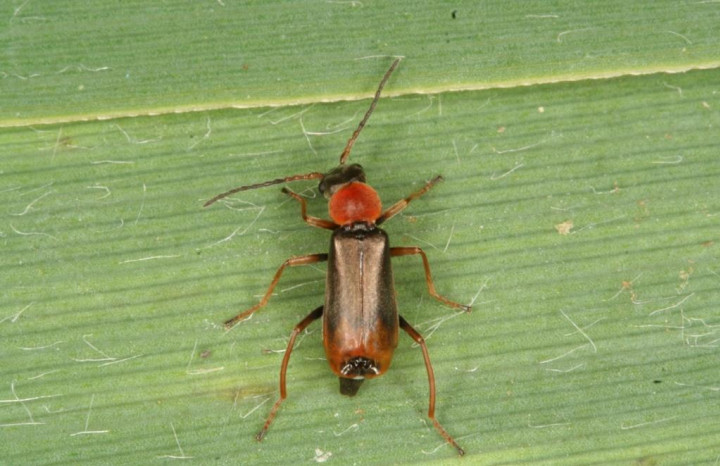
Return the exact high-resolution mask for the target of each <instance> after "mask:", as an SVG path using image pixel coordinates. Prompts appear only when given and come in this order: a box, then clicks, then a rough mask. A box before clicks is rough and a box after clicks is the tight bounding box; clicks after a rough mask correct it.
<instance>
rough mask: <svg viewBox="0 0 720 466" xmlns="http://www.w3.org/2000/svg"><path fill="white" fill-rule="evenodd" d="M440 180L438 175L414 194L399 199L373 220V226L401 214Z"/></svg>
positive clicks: (441, 178) (440, 176)
mask: <svg viewBox="0 0 720 466" xmlns="http://www.w3.org/2000/svg"><path fill="white" fill-rule="evenodd" d="M442 180H443V177H442V175H438V176H436V177H435V178H433V179H432V180H430V181H428V182H427V183H425V186H423V187H422V188H420V189H418V190H417V191H415V192H414V193H412V194H410V195H409V196H408V197H406V198H405V199H400V200H399V201H397V202H396V203H395V204H393V205H391V206H390V207H389V208H388V209H387V210H386V211H385V212H383V213H382V215H380V217H378V218H377V220H375V224H376V225H380V224H381V223H383V222H385V221H387V220H390V219H391V218H392V217H394V216H395V215H397V214H399V213H400V212H402V211H403V210H404V209H405V207H407V206H408V205H409V204H410V203H411V202H412V201H414V200H415V199H417V198H418V197H420V196H422V195H423V194H425V193H426V192H428V191H430V189H432V187H433V186H435V185H436V184H437V183H439V182H440V181H442Z"/></svg>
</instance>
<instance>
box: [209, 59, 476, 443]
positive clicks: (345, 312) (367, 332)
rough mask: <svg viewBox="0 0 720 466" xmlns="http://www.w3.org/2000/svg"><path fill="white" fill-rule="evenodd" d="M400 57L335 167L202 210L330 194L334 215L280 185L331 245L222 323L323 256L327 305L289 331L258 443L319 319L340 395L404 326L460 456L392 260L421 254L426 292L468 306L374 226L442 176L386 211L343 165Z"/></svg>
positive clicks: (386, 351) (387, 355) (383, 361)
mask: <svg viewBox="0 0 720 466" xmlns="http://www.w3.org/2000/svg"><path fill="white" fill-rule="evenodd" d="M399 62H400V59H396V60H395V61H394V62H393V63H392V65H391V66H390V68H389V69H388V70H387V72H386V73H385V75H384V76H383V78H382V80H381V81H380V84H379V85H378V88H377V91H376V92H375V96H374V98H373V100H372V102H371V103H370V108H369V109H368V111H367V112H366V113H365V116H364V117H363V118H362V120H361V121H360V123H359V124H358V127H357V129H356V130H355V131H354V132H353V134H352V136H351V137H350V139H349V140H348V142H347V144H346V146H345V149H344V150H343V152H342V154H341V155H340V164H339V165H338V166H337V167H336V168H334V169H332V170H330V171H329V172H327V173H321V172H311V173H306V174H300V175H292V176H286V177H284V178H278V179H274V180H270V181H265V182H263V183H258V184H253V185H247V186H241V187H239V188H234V189H231V190H229V191H226V192H224V193H222V194H218V195H217V196H215V197H213V198H212V199H210V200H209V201H207V202H206V203H205V204H204V206H205V207H207V206H209V205H211V204H213V203H215V202H217V201H218V200H220V199H223V198H226V197H228V196H230V195H232V194H235V193H238V192H240V191H246V190H249V189H256V188H261V187H265V186H271V185H275V184H281V183H287V182H292V181H298V180H312V179H319V180H320V184H319V186H318V190H319V191H320V193H321V194H323V196H324V197H325V198H327V199H328V210H329V214H330V218H331V220H326V219H322V218H319V217H313V216H310V215H307V205H306V202H305V199H304V198H303V197H301V196H300V195H299V194H297V193H295V192H293V191H291V190H290V189H289V188H287V187H284V188H282V192H283V193H285V194H287V195H288V196H290V197H291V198H293V199H295V200H296V201H297V202H298V203H299V204H300V213H301V216H302V219H303V220H304V221H305V222H306V223H307V224H308V225H311V226H313V227H318V228H324V229H327V230H331V231H332V236H331V239H330V250H329V252H328V253H327V254H308V255H303V256H294V257H291V258H290V259H287V260H286V261H285V262H284V263H283V264H282V265H281V266H280V268H278V270H277V272H276V273H275V276H274V277H273V279H272V282H271V283H270V286H269V287H268V289H267V291H266V292H265V295H264V296H263V297H262V298H261V299H260V301H259V302H258V303H257V304H256V305H254V306H253V307H251V308H249V309H247V310H245V311H242V312H240V313H239V314H238V315H236V316H235V317H233V318H231V319H229V320H228V321H227V322H225V328H226V329H228V330H229V329H230V328H232V327H233V326H234V325H235V324H237V323H238V322H240V321H242V320H243V319H245V318H247V317H249V316H251V315H252V314H253V313H254V312H255V311H257V310H258V309H260V308H262V307H264V306H265V305H266V304H267V302H268V300H269V299H270V296H271V295H272V292H273V290H274V289H275V286H276V285H277V284H278V282H279V280H280V276H281V275H282V273H283V271H284V270H285V269H286V268H287V267H295V266H300V265H308V264H313V263H317V262H323V261H325V262H327V263H328V266H327V276H326V283H325V303H324V304H323V305H322V306H320V307H318V308H317V309H315V310H313V311H312V312H311V313H310V314H308V315H307V316H306V317H305V318H304V319H303V320H302V321H300V323H298V324H297V325H296V326H295V328H294V329H293V331H292V333H291V335H290V340H289V341H288V345H287V349H286V351H285V355H284V356H283V360H282V365H281V367H280V397H279V398H278V399H277V401H276V402H275V404H274V405H273V407H272V408H271V410H270V413H269V415H268V417H267V420H266V421H265V424H264V425H263V427H262V429H261V430H260V432H259V433H258V434H257V435H256V437H255V438H256V439H257V440H258V441H261V440H262V439H263V438H264V437H265V434H266V433H267V431H268V428H269V427H270V424H271V423H272V422H273V420H274V419H275V415H276V414H277V412H278V409H279V408H280V405H281V404H282V402H283V401H284V400H285V398H286V397H287V389H286V377H285V376H286V372H287V367H288V362H289V361H290V354H291V353H292V350H293V347H294V345H295V339H296V337H297V336H298V334H299V333H300V332H302V331H303V330H305V328H307V326H308V325H310V324H311V323H312V322H314V321H315V320H317V319H320V318H321V317H322V322H323V344H324V347H325V355H326V357H327V361H328V363H329V364H330V368H331V369H332V371H333V372H334V373H335V375H337V376H338V379H339V381H340V393H341V394H343V395H347V396H354V395H355V394H356V393H357V391H358V389H359V388H360V385H361V384H362V382H363V381H364V380H365V379H371V378H374V377H378V376H380V375H382V374H384V373H385V372H386V371H387V370H388V368H389V367H390V363H391V360H392V356H393V352H394V351H395V348H396V347H397V344H398V333H399V329H402V330H404V331H405V332H406V333H407V334H408V335H409V336H410V338H412V339H413V340H414V341H415V342H416V343H417V344H418V345H419V346H420V349H421V350H422V355H423V358H424V360H425V368H426V370H427V375H428V384H429V389H430V401H429V408H428V417H429V418H430V420H431V421H432V423H433V426H434V427H435V429H436V430H437V431H438V432H439V433H440V435H441V436H442V437H443V438H444V439H445V440H446V441H447V442H448V443H450V444H451V445H452V446H453V447H454V448H455V449H456V450H457V452H458V454H459V455H463V454H464V453H465V452H464V450H463V449H462V448H461V447H460V446H459V445H458V444H457V442H456V441H455V440H454V439H453V438H452V437H451V436H450V434H448V433H447V431H446V430H445V429H444V428H443V426H442V425H441V424H440V422H439V421H438V420H437V419H436V418H435V376H434V373H433V368H432V364H431V363H430V356H429V354H428V349H427V345H426V344H425V341H424V339H423V337H422V336H421V335H420V333H419V332H417V331H416V330H415V329H414V328H413V327H412V326H411V325H410V324H409V323H408V322H407V321H406V320H405V319H404V318H403V317H402V316H401V315H399V314H398V307H397V303H396V300H395V288H394V284H393V274H392V267H391V264H390V259H391V258H392V257H399V256H408V255H419V256H420V257H421V258H422V263H423V267H424V269H425V281H426V283H427V287H428V291H429V293H430V295H431V296H432V297H433V298H435V299H437V300H438V301H440V302H442V303H444V304H445V305H447V306H450V307H453V308H458V309H462V310H464V311H466V312H470V306H467V305H464V304H460V303H457V302H455V301H451V300H449V299H447V298H445V297H444V296H442V295H440V294H439V293H438V292H437V291H436V290H435V285H434V283H433V280H432V275H431V273H430V265H429V262H428V259H427V256H426V255H425V252H424V251H423V250H422V249H421V248H419V247H390V245H389V240H388V235H387V233H386V232H385V231H384V230H382V229H381V228H379V225H381V224H382V223H384V222H385V221H387V220H389V219H390V218H392V217H393V216H395V215H397V214H398V213H399V212H401V211H402V210H403V209H405V208H406V207H407V206H408V204H409V203H410V202H412V201H413V200H415V199H417V198H419V197H420V196H422V195H423V194H425V193H426V192H428V191H429V190H430V189H431V188H432V187H433V186H435V185H436V184H437V183H438V182H440V181H441V180H442V179H443V178H442V176H440V175H438V176H435V177H434V178H433V179H431V180H430V181H428V182H427V183H426V184H425V185H424V186H423V187H422V188H420V189H419V190H417V191H415V192H413V193H412V194H410V195H409V196H407V197H406V198H404V199H401V200H400V201H398V202H396V203H395V204H393V205H392V206H390V207H389V208H388V209H386V210H384V211H383V210H382V204H381V202H380V197H379V196H378V194H377V192H376V191H375V190H374V189H373V188H372V187H370V186H369V185H368V184H366V183H365V181H366V179H365V172H364V171H363V168H362V166H360V165H359V164H346V163H345V162H346V161H347V159H348V157H349V156H350V151H351V150H352V147H353V144H354V143H355V141H356V140H357V138H358V136H359V135H360V132H361V131H362V130H363V128H364V127H365V124H366V123H367V121H368V119H369V118H370V115H371V114H372V113H373V111H374V109H375V106H376V105H377V103H378V100H379V99H380V94H381V92H382V90H383V87H384V86H385V84H386V83H387V81H388V79H389V78H390V75H391V74H392V72H393V71H394V70H395V68H396V67H397V65H398V63H399Z"/></svg>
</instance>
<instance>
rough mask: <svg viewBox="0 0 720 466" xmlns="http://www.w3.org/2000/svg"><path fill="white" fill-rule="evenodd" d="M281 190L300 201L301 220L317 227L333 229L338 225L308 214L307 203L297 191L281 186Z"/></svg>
mask: <svg viewBox="0 0 720 466" xmlns="http://www.w3.org/2000/svg"><path fill="white" fill-rule="evenodd" d="M282 192H283V193H285V194H287V195H288V196H290V197H292V198H293V199H295V200H296V201H298V202H299V203H300V215H302V218H303V220H304V221H305V223H307V224H308V225H310V226H313V227H318V228H325V229H326V230H335V229H337V228H338V227H339V226H340V225H338V224H337V223H335V222H331V221H330V220H325V219H324V218H319V217H313V216H311V215H308V214H307V203H306V202H305V198H304V197H302V196H300V195H299V194H298V193H296V192H294V191H292V190H291V189H290V188H283V189H282Z"/></svg>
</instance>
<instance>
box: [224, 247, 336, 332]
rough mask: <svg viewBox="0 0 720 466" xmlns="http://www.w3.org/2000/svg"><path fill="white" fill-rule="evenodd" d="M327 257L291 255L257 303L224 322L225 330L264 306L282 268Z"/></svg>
mask: <svg viewBox="0 0 720 466" xmlns="http://www.w3.org/2000/svg"><path fill="white" fill-rule="evenodd" d="M327 259H328V255H327V254H308V255H307V256H298V257H291V258H290V259H288V260H286V261H285V262H283V265H281V266H280V268H279V269H278V270H277V272H275V276H274V277H273V280H272V282H270V286H269V287H268V290H267V291H266V292H265V296H263V297H262V299H261V300H260V302H259V303H257V304H256V305H254V306H253V307H251V308H250V309H248V310H246V311H243V312H241V313H240V314H238V315H236V316H235V317H233V318H232V319H229V320H228V321H226V322H225V328H226V329H227V330H230V329H231V328H233V327H234V326H235V324H237V323H238V322H240V321H241V320H243V319H244V318H246V317H247V316H249V315H251V314H252V313H253V312H255V311H257V310H258V309H260V308H261V307H263V306H265V305H266V304H267V302H268V300H269V299H270V296H271V295H272V292H273V290H274V289H275V286H276V285H277V284H278V282H279V281H280V276H281V275H282V273H283V270H285V267H294V266H296V265H307V264H314V263H315V262H322V261H326V260H327Z"/></svg>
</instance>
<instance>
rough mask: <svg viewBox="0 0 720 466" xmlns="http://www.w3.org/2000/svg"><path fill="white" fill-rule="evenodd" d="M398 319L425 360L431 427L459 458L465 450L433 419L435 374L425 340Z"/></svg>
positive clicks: (406, 323)
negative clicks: (455, 451)
mask: <svg viewBox="0 0 720 466" xmlns="http://www.w3.org/2000/svg"><path fill="white" fill-rule="evenodd" d="M399 317H400V328H402V329H403V330H405V331H406V332H407V334H408V335H410V338H412V339H413V340H415V343H417V344H418V345H420V349H421V350H422V354H423V358H424V359H425V368H426V369H427V375H428V384H429V385H430V407H429V408H428V417H429V418H430V420H431V421H432V423H433V426H435V429H436V430H437V431H438V432H439V433H440V435H442V437H443V438H444V439H445V440H447V442H448V443H449V444H450V445H452V446H453V447H455V449H456V450H457V452H458V454H459V455H460V456H462V455H464V454H465V450H463V449H462V448H460V445H458V444H457V442H455V440H454V439H453V438H452V437H451V436H450V434H448V433H447V431H446V430H445V429H444V428H443V426H441V425H440V423H439V422H438V420H437V419H435V374H434V372H433V368H432V364H431V363H430V354H428V350H427V346H426V345H425V340H424V339H423V337H422V335H420V334H419V333H418V332H417V330H415V329H414V328H412V326H411V325H410V324H409V323H408V322H407V320H405V319H404V318H403V316H399Z"/></svg>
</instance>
